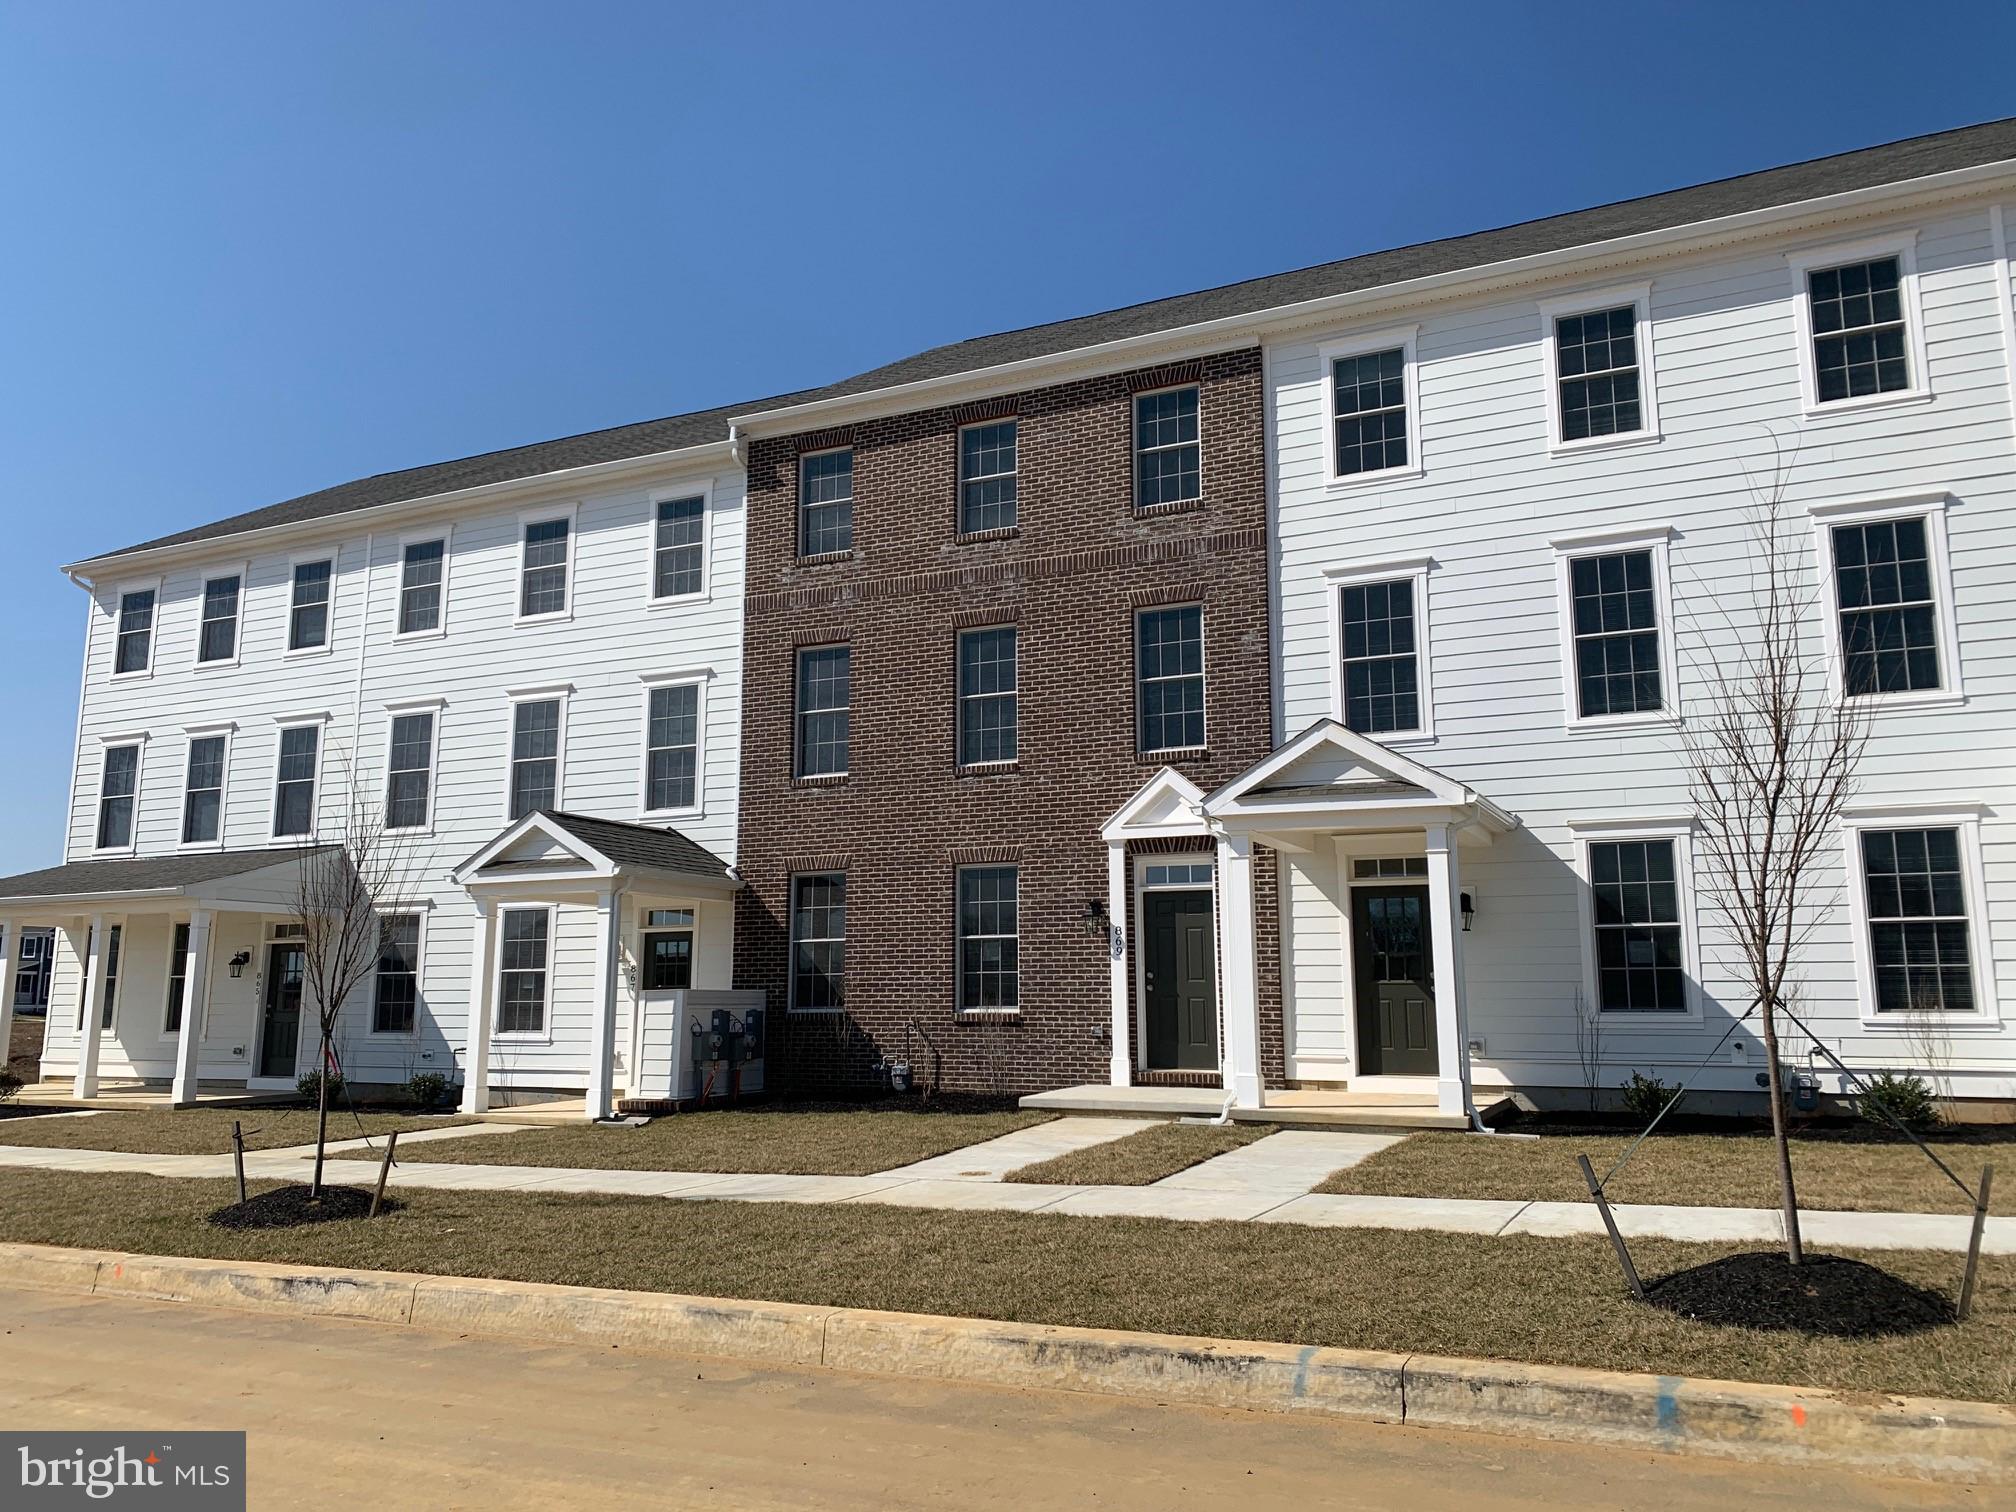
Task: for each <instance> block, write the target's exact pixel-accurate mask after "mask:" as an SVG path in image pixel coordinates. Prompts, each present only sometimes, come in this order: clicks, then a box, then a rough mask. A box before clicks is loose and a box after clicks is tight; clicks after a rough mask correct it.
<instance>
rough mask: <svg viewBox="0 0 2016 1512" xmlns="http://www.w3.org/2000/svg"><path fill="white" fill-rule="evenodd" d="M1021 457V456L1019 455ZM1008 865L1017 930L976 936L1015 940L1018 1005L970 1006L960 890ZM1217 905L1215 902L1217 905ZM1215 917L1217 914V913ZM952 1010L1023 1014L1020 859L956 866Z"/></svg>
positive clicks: (985, 1014) (997, 1015)
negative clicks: (971, 877)
mask: <svg viewBox="0 0 2016 1512" xmlns="http://www.w3.org/2000/svg"><path fill="white" fill-rule="evenodd" d="M1018 460H1019V458H1018ZM1004 866H1012V867H1013V868H1014V869H1015V933H1014V934H1013V935H975V936H973V938H975V939H981V940H1006V939H1012V940H1014V941H1015V1006H1014V1007H1012V1008H1009V1007H1002V1006H996V1007H993V1008H984V1007H983V1008H967V1007H963V1006H962V1005H963V1004H964V1003H965V1001H966V940H967V936H966V935H964V934H963V933H961V932H960V914H961V912H962V909H963V904H962V902H961V898H962V896H963V894H962V893H961V891H960V889H961V887H962V886H963V885H964V883H965V880H966V874H967V873H968V872H976V871H999V870H1000V869H1001V868H1002V867H1004ZM1214 906H1215V905H1214ZM1214 916H1215V915H1214ZM952 1012H953V1014H954V1015H955V1016H956V1017H962V1018H974V1017H986V1018H990V1019H992V1018H1006V1017H1007V1016H1009V1015H1010V1014H1013V1015H1016V1016H1018V1017H1019V1016H1020V1014H1021V1012H1022V863H1021V862H1020V861H1019V860H1017V861H970V862H962V863H961V864H959V865H958V866H955V867H953V868H952Z"/></svg>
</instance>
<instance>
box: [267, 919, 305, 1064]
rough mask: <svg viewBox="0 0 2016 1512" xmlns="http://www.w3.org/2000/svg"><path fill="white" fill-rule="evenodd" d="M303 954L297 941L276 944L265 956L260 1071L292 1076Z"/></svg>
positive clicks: (299, 1009) (299, 1021)
mask: <svg viewBox="0 0 2016 1512" xmlns="http://www.w3.org/2000/svg"><path fill="white" fill-rule="evenodd" d="M305 969H306V957H304V956H303V954H302V952H301V947H300V946H299V945H275V946H273V947H272V948H271V949H270V950H269V951H268V953H267V957H266V1023H265V1027H264V1029H263V1030H262V1031H261V1033H260V1035H259V1074H260V1075H261V1076H292V1075H293V1074H294V1051H295V1047H296V1046H297V1045H298V1044H299V1043H300V1039H301V977H302V974H303V972H304V970H305Z"/></svg>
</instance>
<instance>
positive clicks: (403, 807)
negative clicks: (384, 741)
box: [385, 709, 434, 830]
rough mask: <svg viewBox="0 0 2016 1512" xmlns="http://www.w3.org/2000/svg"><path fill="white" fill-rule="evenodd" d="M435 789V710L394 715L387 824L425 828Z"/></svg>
mask: <svg viewBox="0 0 2016 1512" xmlns="http://www.w3.org/2000/svg"><path fill="white" fill-rule="evenodd" d="M433 788H434V712H433V710H431V709H422V710H416V711H414V712H412V713H407V714H394V715H393V716H392V728H391V732H390V739H389V742H388V745H387V750H386V758H385V827H386V828H387V829H395V830H409V829H425V828H426V827H427V822H428V818H429V815H430V814H431V813H432V810H433Z"/></svg>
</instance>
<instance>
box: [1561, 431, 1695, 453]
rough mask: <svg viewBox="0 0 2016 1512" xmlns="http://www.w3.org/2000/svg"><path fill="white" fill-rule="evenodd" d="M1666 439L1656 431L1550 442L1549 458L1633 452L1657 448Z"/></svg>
mask: <svg viewBox="0 0 2016 1512" xmlns="http://www.w3.org/2000/svg"><path fill="white" fill-rule="evenodd" d="M1665 439H1666V438H1665V436H1663V435H1662V434H1660V433H1659V432H1658V431H1631V432H1629V433H1628V434H1625V435H1618V436H1589V437H1586V438H1584V439H1583V440H1580V441H1550V442H1549V443H1548V445H1547V454H1548V455H1549V456H1550V457H1581V456H1588V455H1590V454H1592V453H1595V454H1599V455H1600V454H1602V453H1604V452H1619V451H1635V450H1636V449H1637V448H1639V447H1641V446H1657V445H1658V444H1659V443H1660V442H1662V441H1664V440H1665Z"/></svg>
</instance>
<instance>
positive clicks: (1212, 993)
mask: <svg viewBox="0 0 2016 1512" xmlns="http://www.w3.org/2000/svg"><path fill="white" fill-rule="evenodd" d="M1141 914H1142V924H1143V931H1144V933H1145V935H1146V937H1147V938H1146V942H1145V943H1146V948H1145V949H1144V950H1143V952H1142V970H1143V971H1145V972H1146V973H1147V980H1146V981H1145V982H1143V984H1142V987H1143V990H1144V992H1145V994H1146V996H1147V999H1148V1069H1149V1070H1151V1071H1215V1070H1217V1069H1218V952H1217V949H1216V942H1215V941H1214V940H1213V938H1212V922H1211V893H1210V890H1209V889H1199V890H1197V891H1195V892H1151V893H1144V894H1143V895H1142V900H1141Z"/></svg>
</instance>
